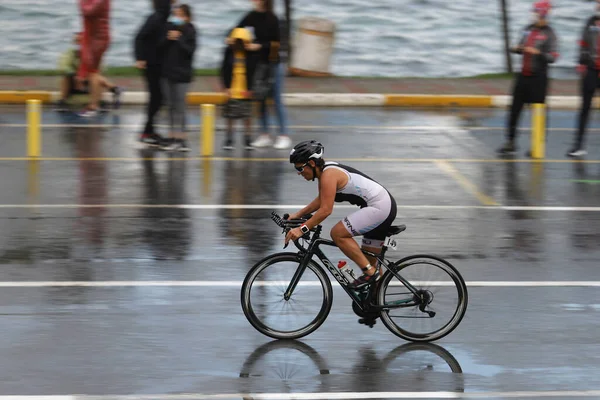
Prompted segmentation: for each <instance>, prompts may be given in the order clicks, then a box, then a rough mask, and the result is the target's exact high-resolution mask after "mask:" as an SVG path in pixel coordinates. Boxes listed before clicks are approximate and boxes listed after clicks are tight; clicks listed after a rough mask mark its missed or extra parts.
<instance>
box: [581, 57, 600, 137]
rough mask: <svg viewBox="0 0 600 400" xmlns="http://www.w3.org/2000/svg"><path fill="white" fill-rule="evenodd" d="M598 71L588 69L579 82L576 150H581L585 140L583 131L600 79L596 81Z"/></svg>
mask: <svg viewBox="0 0 600 400" xmlns="http://www.w3.org/2000/svg"><path fill="white" fill-rule="evenodd" d="M598 73H599V71H597V70H595V69H591V68H590V69H588V70H587V72H586V74H585V76H584V77H583V79H582V80H581V108H580V110H579V123H578V127H577V136H576V139H575V146H576V147H577V148H578V149H581V148H583V141H584V138H585V129H586V127H587V123H588V118H589V116H590V108H591V107H592V99H593V98H594V93H595V92H596V89H597V88H598V84H599V83H600V79H598Z"/></svg>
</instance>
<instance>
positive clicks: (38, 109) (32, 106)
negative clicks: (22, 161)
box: [27, 100, 42, 157]
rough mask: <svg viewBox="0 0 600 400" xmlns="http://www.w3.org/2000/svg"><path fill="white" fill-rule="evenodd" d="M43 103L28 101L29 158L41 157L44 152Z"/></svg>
mask: <svg viewBox="0 0 600 400" xmlns="http://www.w3.org/2000/svg"><path fill="white" fill-rule="evenodd" d="M41 104H42V103H41V101H39V100H27V157H39V156H40V155H41V152H42V151H41V150H42V135H41V132H40V121H41V114H42V106H41Z"/></svg>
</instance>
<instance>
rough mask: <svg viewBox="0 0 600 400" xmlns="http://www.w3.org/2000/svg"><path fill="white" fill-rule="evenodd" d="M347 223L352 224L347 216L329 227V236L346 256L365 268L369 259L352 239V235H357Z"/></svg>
mask: <svg viewBox="0 0 600 400" xmlns="http://www.w3.org/2000/svg"><path fill="white" fill-rule="evenodd" d="M348 224H350V226H352V225H351V223H350V222H349V221H348V217H346V218H344V220H342V221H340V222H338V223H337V224H335V225H334V227H333V228H332V229H331V238H332V239H333V241H334V243H335V244H336V245H337V247H338V248H339V249H340V250H341V252H342V253H344V254H345V255H346V257H348V258H349V259H351V260H352V261H353V262H354V263H355V264H356V265H358V266H359V267H360V268H361V269H363V268H366V267H367V266H368V265H369V260H368V259H367V257H366V256H365V255H364V253H363V252H362V251H361V249H360V247H359V246H358V243H356V241H355V240H354V238H353V237H354V236H357V235H355V234H354V233H353V232H352V230H351V229H352V228H348ZM370 272H374V271H370Z"/></svg>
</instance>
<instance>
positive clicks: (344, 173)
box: [285, 140, 396, 288]
mask: <svg viewBox="0 0 600 400" xmlns="http://www.w3.org/2000/svg"><path fill="white" fill-rule="evenodd" d="M324 150H325V149H324V147H323V145H322V144H321V143H319V142H317V141H315V140H309V141H304V142H301V143H298V144H297V145H296V146H295V147H294V148H293V149H292V151H291V152H290V163H292V164H294V167H295V168H296V170H297V171H298V175H302V177H303V178H304V179H306V180H312V181H314V180H315V179H317V180H318V184H319V195H318V196H317V198H315V199H314V200H313V201H311V202H310V204H308V205H307V206H306V207H304V208H303V209H302V210H300V211H298V212H296V213H294V214H291V215H290V216H289V218H290V219H297V218H300V217H302V216H303V215H306V214H310V213H313V212H315V211H316V212H315V213H314V215H313V216H312V217H311V218H310V219H309V220H307V221H306V222H305V223H304V224H303V225H302V226H300V227H298V228H294V229H292V230H290V231H289V232H288V233H287V235H286V237H285V243H286V244H287V243H288V242H289V241H290V240H292V241H293V240H297V239H299V238H300V237H302V236H303V235H304V234H305V233H307V232H309V230H310V229H312V228H313V227H315V226H317V225H319V224H320V223H321V222H323V221H324V220H325V219H326V218H327V217H328V216H329V215H331V212H332V211H333V204H334V202H344V201H346V202H349V203H350V204H354V205H357V206H360V210H358V211H355V212H354V213H352V214H350V215H348V216H347V217H345V218H344V219H343V220H342V221H340V222H338V223H337V224H336V225H335V226H334V227H333V228H332V229H331V238H332V239H333V241H334V243H335V244H336V245H337V246H338V247H339V249H340V250H341V251H342V253H344V254H345V255H346V256H347V257H348V258H350V259H351V260H352V261H354V262H355V263H356V265H358V266H359V267H360V269H361V270H362V271H363V274H362V275H361V276H359V277H358V278H357V279H356V280H355V281H354V282H351V283H350V284H351V287H353V288H360V287H364V286H366V285H368V284H370V283H372V282H374V281H375V280H376V279H377V278H378V276H379V269H378V267H377V266H373V265H372V264H376V259H375V258H374V257H367V256H366V255H365V254H364V253H363V252H362V251H361V249H360V248H359V247H358V243H356V241H355V240H354V239H353V237H354V236H360V235H363V238H362V246H361V247H362V249H364V250H367V251H370V252H372V253H375V254H379V253H380V252H381V248H382V247H383V243H384V240H385V238H386V237H387V232H388V229H389V227H390V226H391V225H392V222H393V221H394V219H395V218H396V201H395V200H394V198H393V197H392V195H391V194H390V193H389V192H388V191H387V189H386V188H384V187H383V186H382V185H380V184H379V183H378V182H376V181H375V180H373V179H372V178H370V177H368V176H367V175H365V174H363V173H362V172H360V171H358V170H356V169H354V168H352V167H349V166H346V165H342V164H339V163H336V162H325V159H324V158H323V153H324Z"/></svg>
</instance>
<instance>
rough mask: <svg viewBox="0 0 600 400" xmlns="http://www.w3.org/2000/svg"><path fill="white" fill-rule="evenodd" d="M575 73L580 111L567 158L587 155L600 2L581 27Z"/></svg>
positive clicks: (599, 59)
mask: <svg viewBox="0 0 600 400" xmlns="http://www.w3.org/2000/svg"><path fill="white" fill-rule="evenodd" d="M577 64H578V65H577V71H578V72H579V73H580V74H581V98H582V101H581V109H580V111H579V120H578V125H577V132H576V133H575V141H574V143H573V147H571V149H569V151H568V152H567V156H569V157H581V156H584V155H586V154H587V151H586V150H585V146H584V138H585V129H586V126H587V123H588V117H589V115H590V108H591V106H592V98H593V97H594V93H595V92H596V89H597V88H598V87H600V79H598V74H600V0H597V1H596V13H595V15H594V16H592V17H590V18H588V20H587V21H586V23H585V26H584V27H583V33H582V35H581V41H580V42H579V62H578V63H577Z"/></svg>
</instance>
